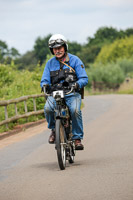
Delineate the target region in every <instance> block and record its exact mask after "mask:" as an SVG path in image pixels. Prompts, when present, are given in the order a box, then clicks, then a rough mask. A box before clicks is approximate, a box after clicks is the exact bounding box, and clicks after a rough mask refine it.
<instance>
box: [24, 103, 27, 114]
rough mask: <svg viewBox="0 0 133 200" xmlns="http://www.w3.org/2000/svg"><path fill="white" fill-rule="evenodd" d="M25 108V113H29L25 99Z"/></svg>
mask: <svg viewBox="0 0 133 200" xmlns="http://www.w3.org/2000/svg"><path fill="white" fill-rule="evenodd" d="M24 109H25V113H27V103H26V101H24Z"/></svg>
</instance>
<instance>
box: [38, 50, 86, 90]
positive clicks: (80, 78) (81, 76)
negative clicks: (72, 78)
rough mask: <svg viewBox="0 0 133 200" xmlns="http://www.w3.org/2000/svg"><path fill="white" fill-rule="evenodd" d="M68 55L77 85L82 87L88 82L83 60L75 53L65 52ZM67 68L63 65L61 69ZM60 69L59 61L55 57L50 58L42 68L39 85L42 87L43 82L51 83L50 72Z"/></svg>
mask: <svg viewBox="0 0 133 200" xmlns="http://www.w3.org/2000/svg"><path fill="white" fill-rule="evenodd" d="M67 55H68V57H69V60H68V61H69V65H70V66H71V67H72V68H73V69H74V70H75V73H76V76H77V83H78V84H79V87H80V88H82V87H84V86H86V85H87V83H88V76H87V74H86V71H85V66H84V64H83V62H82V61H81V60H80V59H79V58H78V57H77V56H75V55H72V54H70V53H68V54H67ZM65 68H69V67H67V66H66V65H64V66H63V69H65ZM59 69H60V62H59V61H58V60H57V59H56V57H53V58H51V59H50V60H49V61H48V62H47V63H46V66H45V68H44V72H43V75H42V79H41V83H40V86H41V87H43V85H44V84H51V80H50V72H51V71H56V70H59Z"/></svg>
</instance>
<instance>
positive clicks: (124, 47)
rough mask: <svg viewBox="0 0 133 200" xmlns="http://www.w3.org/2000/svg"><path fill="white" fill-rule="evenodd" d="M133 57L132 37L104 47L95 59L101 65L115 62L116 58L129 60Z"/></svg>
mask: <svg viewBox="0 0 133 200" xmlns="http://www.w3.org/2000/svg"><path fill="white" fill-rule="evenodd" d="M132 55H133V36H130V37H126V38H122V39H117V40H115V41H114V42H113V43H112V44H110V45H105V46H103V48H102V49H101V51H100V53H99V54H98V56H97V58H96V62H100V63H103V64H106V63H109V62H116V60H117V59H118V58H130V57H132Z"/></svg>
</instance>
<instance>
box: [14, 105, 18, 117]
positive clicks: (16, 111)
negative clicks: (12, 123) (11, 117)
mask: <svg viewBox="0 0 133 200" xmlns="http://www.w3.org/2000/svg"><path fill="white" fill-rule="evenodd" d="M14 106H15V114H16V116H17V115H18V109H17V103H14Z"/></svg>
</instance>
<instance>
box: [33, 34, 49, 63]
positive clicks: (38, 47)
mask: <svg viewBox="0 0 133 200" xmlns="http://www.w3.org/2000/svg"><path fill="white" fill-rule="evenodd" d="M50 37H51V34H49V35H48V36H46V37H44V38H41V37H38V38H37V39H36V41H35V45H34V51H35V56H36V58H37V59H38V61H39V63H40V65H42V63H43V62H44V61H45V59H46V57H47V54H50V51H49V47H48V40H49V38H50Z"/></svg>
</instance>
